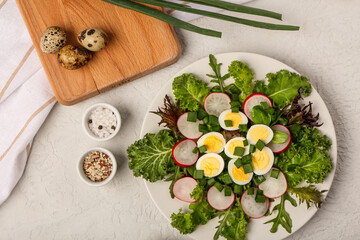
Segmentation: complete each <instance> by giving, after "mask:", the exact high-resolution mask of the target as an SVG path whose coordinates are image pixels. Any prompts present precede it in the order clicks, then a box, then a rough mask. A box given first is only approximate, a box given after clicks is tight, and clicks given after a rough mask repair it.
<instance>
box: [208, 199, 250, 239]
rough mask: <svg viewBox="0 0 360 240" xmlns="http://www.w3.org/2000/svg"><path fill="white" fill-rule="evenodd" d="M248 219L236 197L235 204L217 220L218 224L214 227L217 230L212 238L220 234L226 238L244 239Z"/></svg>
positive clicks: (216, 237)
mask: <svg viewBox="0 0 360 240" xmlns="http://www.w3.org/2000/svg"><path fill="white" fill-rule="evenodd" d="M248 221H249V220H248V219H247V218H246V216H245V214H244V212H243V211H242V209H241V204H240V198H236V204H235V206H233V207H230V208H229V209H228V210H227V211H226V212H225V215H224V217H223V218H222V219H221V220H220V221H219V223H220V225H219V226H217V227H216V228H217V231H216V233H215V235H214V240H216V239H218V238H219V237H220V236H223V237H224V238H226V239H228V240H233V239H234V240H244V239H245V236H246V233H247V230H246V226H247V224H248Z"/></svg>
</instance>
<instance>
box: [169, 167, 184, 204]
mask: <svg viewBox="0 0 360 240" xmlns="http://www.w3.org/2000/svg"><path fill="white" fill-rule="evenodd" d="M181 177H182V175H181V173H180V167H179V166H178V165H176V166H175V173H174V174H173V178H172V182H171V184H170V187H169V191H170V196H171V198H174V197H175V195H174V192H173V187H174V184H175V182H176V181H177V180H178V179H180V178H181Z"/></svg>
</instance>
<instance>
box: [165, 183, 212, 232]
mask: <svg viewBox="0 0 360 240" xmlns="http://www.w3.org/2000/svg"><path fill="white" fill-rule="evenodd" d="M206 193H207V191H206V189H205V187H204V186H201V185H200V184H198V185H197V186H196V188H195V189H194V192H193V193H192V195H191V196H193V197H194V198H195V199H197V200H198V201H197V202H195V203H190V205H189V209H190V212H183V211H182V209H180V210H179V212H178V213H177V214H176V213H173V214H171V216H170V218H171V225H172V226H173V227H174V228H176V229H178V230H179V231H180V233H182V234H188V233H192V232H193V231H194V230H195V229H196V227H197V226H198V225H200V224H201V225H205V224H206V223H207V222H208V221H210V220H211V219H212V218H214V217H215V212H216V210H215V209H213V208H212V207H211V206H210V204H209V203H208V202H207V200H206Z"/></svg>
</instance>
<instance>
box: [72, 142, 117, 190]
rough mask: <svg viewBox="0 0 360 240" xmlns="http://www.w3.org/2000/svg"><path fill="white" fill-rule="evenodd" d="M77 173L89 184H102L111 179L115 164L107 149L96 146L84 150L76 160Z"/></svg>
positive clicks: (114, 171) (115, 167)
mask: <svg viewBox="0 0 360 240" xmlns="http://www.w3.org/2000/svg"><path fill="white" fill-rule="evenodd" d="M77 169H78V174H79V176H80V178H81V179H82V180H83V182H85V183H86V184H88V185H90V186H103V185H105V184H107V183H108V182H110V181H111V179H113V177H114V176H115V173H116V169H117V164H116V159H115V156H114V155H113V154H112V153H111V152H110V151H109V150H107V149H105V148H101V147H96V148H92V149H90V150H88V151H87V152H85V153H84V154H83V155H82V156H81V158H80V159H79V162H78V166H77Z"/></svg>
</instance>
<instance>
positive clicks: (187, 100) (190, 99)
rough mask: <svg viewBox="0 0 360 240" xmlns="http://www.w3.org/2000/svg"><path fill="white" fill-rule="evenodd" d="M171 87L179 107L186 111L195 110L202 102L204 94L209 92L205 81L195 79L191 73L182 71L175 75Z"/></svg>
mask: <svg viewBox="0 0 360 240" xmlns="http://www.w3.org/2000/svg"><path fill="white" fill-rule="evenodd" d="M172 88H173V90H174V95H175V99H176V101H177V102H179V103H180V107H181V108H182V109H184V110H188V111H197V110H198V109H199V107H200V106H201V105H203V104H204V100H205V98H206V96H207V95H208V94H209V93H210V89H209V88H208V87H207V83H205V82H203V81H201V80H198V79H196V77H195V76H194V75H192V74H191V73H190V74H186V73H184V74H183V75H181V76H178V77H176V78H175V79H174V82H173V85H172Z"/></svg>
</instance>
